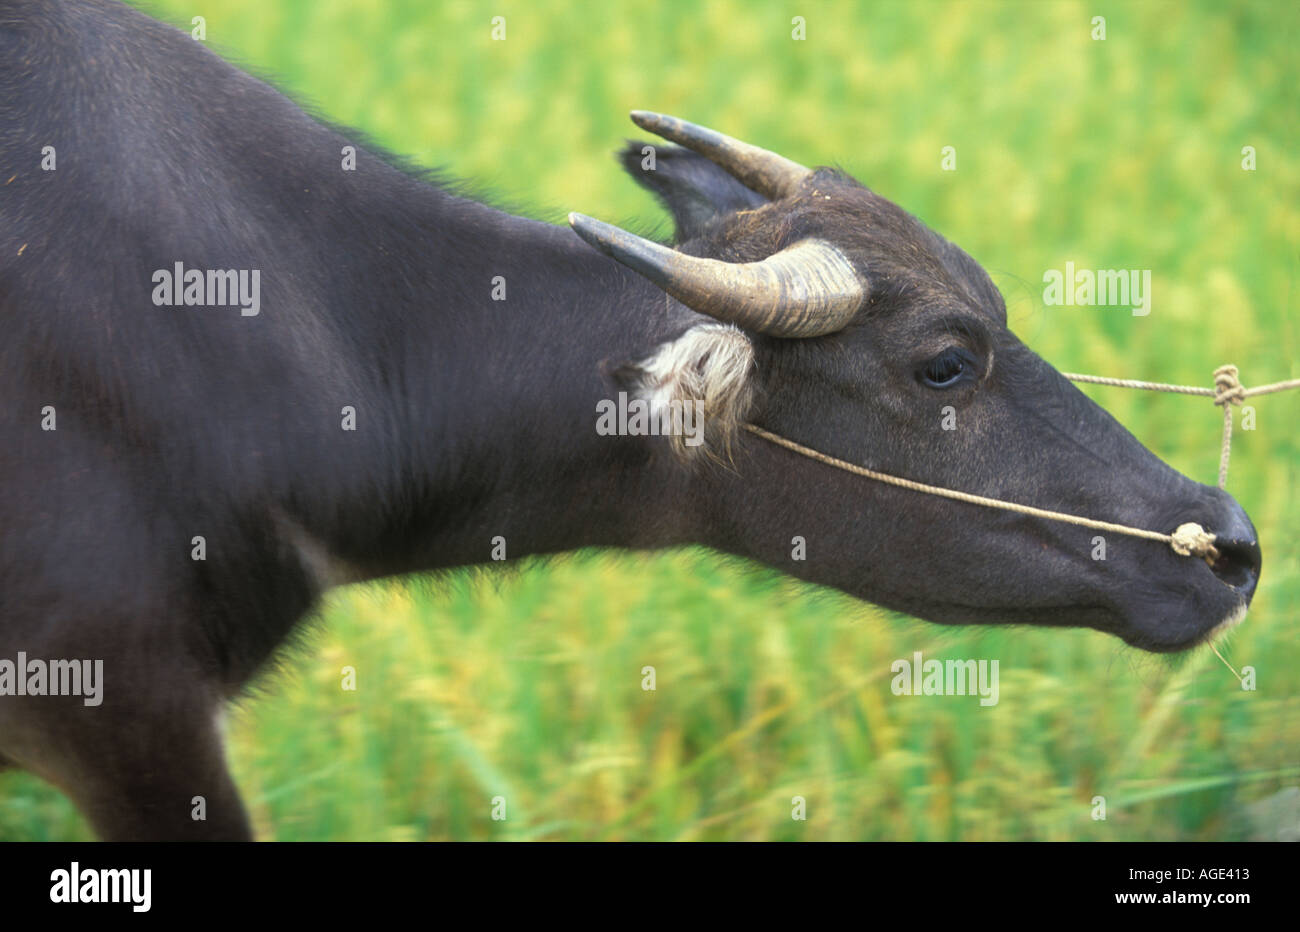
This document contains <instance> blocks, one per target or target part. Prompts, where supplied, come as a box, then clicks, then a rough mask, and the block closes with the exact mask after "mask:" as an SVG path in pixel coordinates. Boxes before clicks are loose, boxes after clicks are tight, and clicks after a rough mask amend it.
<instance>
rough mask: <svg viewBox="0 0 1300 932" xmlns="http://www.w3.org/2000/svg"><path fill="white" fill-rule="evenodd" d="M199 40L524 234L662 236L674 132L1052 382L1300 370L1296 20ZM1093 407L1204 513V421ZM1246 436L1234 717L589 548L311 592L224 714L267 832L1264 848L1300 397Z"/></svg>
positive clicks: (1290, 719) (1139, 13) (1274, 776)
mask: <svg viewBox="0 0 1300 932" xmlns="http://www.w3.org/2000/svg"><path fill="white" fill-rule="evenodd" d="M200 6H201V9H200V8H199V7H196V6H195V4H193V3H192V2H176V0H166V2H161V3H158V4H156V5H154V6H153V9H154V10H155V11H156V12H157V13H158V15H160V16H162V17H164V18H167V19H169V20H170V21H172V22H175V23H177V24H186V28H187V29H188V28H189V27H188V25H187V24H188V23H189V19H190V17H191V16H192V15H194V14H195V13H196V12H197V13H202V14H203V15H204V16H206V19H207V37H208V42H209V44H210V45H211V46H213V47H214V48H215V49H217V50H218V51H221V52H223V53H224V54H227V55H228V56H229V57H233V59H234V60H235V61H237V62H240V63H242V64H244V65H246V66H248V67H251V68H252V69H254V70H255V71H257V72H259V73H262V74H265V75H268V76H270V77H273V78H274V79H275V80H276V81H277V82H278V83H279V85H280V86H281V87H283V88H285V89H286V90H288V91H289V92H291V93H292V94H293V95H295V96H296V97H298V98H299V99H301V100H305V101H306V102H308V103H311V104H313V105H314V106H315V107H316V109H317V110H318V111H319V112H321V113H323V114H325V115H326V116H328V117H329V118H330V119H331V120H334V121H336V122H340V123H343V124H348V125H353V126H356V127H359V128H360V129H362V130H364V131H366V132H368V133H369V134H371V135H372V136H373V137H374V138H376V139H377V140H378V141H380V142H381V143H383V144H384V145H386V146H388V147H389V148H391V149H392V150H394V151H396V152H399V153H403V154H406V155H409V156H411V157H412V158H413V159H414V160H415V161H416V162H418V163H421V164H426V165H445V166H446V167H447V168H448V169H449V170H450V171H451V172H452V173H453V174H455V175H459V176H461V177H467V178H470V179H474V180H476V181H477V182H480V183H481V184H482V185H483V186H484V187H485V188H486V189H487V190H490V191H491V192H493V194H494V196H495V197H497V198H499V199H500V200H501V201H503V202H508V203H521V204H525V205H529V209H530V210H531V211H532V212H534V213H535V214H536V215H538V216H542V217H545V218H548V219H555V220H558V219H559V218H560V217H561V216H562V213H561V211H564V210H570V209H572V210H578V211H581V212H584V213H587V214H591V215H593V216H596V217H602V218H606V219H611V220H616V221H618V220H623V221H628V220H635V221H636V222H639V223H642V224H650V225H653V224H655V223H658V224H659V225H660V229H662V230H665V231H666V230H667V229H668V221H667V217H666V215H665V214H664V213H663V212H662V211H660V210H659V209H658V208H657V207H656V206H655V204H654V203H653V202H652V201H651V199H650V198H649V196H648V195H646V194H644V193H643V192H641V191H640V190H639V189H638V188H637V187H636V186H635V185H634V184H633V183H632V182H631V180H630V179H627V178H625V177H623V176H622V175H621V173H620V171H619V170H618V169H617V167H616V165H615V163H614V161H613V159H612V158H611V153H612V151H613V150H614V149H615V147H617V146H618V145H619V143H620V142H621V141H622V140H623V139H624V138H625V137H628V136H634V135H636V130H635V127H633V126H632V125H631V124H630V123H628V122H627V118H626V114H627V111H628V110H631V109H635V108H644V109H652V110H660V111H664V112H667V113H673V114H677V115H680V116H683V117H685V118H687V119H690V120H694V121H697V122H701V123H704V124H706V125H710V126H713V127H716V128H718V129H720V130H722V131H724V132H727V133H730V134H732V135H736V136H739V137H742V138H745V139H747V140H749V141H752V142H755V143H758V144H760V145H763V146H767V147H769V148H773V149H776V150H778V151H780V152H782V153H783V154H785V155H787V156H789V157H790V158H793V159H796V160H798V161H800V162H803V163H805V164H827V163H838V164H840V165H842V166H843V167H844V168H846V169H847V170H849V171H851V172H852V173H853V174H854V175H855V176H856V177H858V178H859V179H861V180H862V181H863V182H864V183H866V184H868V185H869V186H871V187H872V188H874V189H875V190H877V191H879V192H881V193H882V194H884V195H885V196H887V197H890V198H891V199H893V200H895V201H897V202H898V203H899V204H901V205H902V206H904V207H905V208H907V209H909V210H911V211H912V212H914V213H916V214H917V215H918V216H920V217H921V219H923V220H924V221H926V222H927V223H929V224H930V225H931V226H933V227H934V228H936V229H937V230H939V231H940V232H942V233H944V234H945V235H947V236H948V237H949V238H951V239H953V240H954V241H956V242H957V243H959V244H961V245H962V246H963V247H965V248H966V249H967V250H968V251H969V252H970V253H971V254H972V255H973V256H974V257H975V258H976V259H978V260H979V261H980V262H982V263H983V264H984V265H985V266H986V267H987V268H988V269H989V270H990V273H991V274H992V275H993V278H994V281H995V282H997V283H998V285H999V286H1000V287H1001V288H1002V290H1003V293H1004V294H1005V295H1006V299H1007V305H1008V308H1009V312H1010V321H1011V326H1012V328H1013V329H1014V330H1015V331H1016V332H1017V333H1018V334H1019V335H1020V336H1021V337H1022V338H1023V339H1025V340H1026V341H1027V342H1028V343H1029V344H1030V345H1031V346H1032V347H1034V348H1035V349H1036V350H1037V351H1038V352H1039V353H1041V354H1042V355H1043V356H1045V357H1046V358H1047V359H1048V360H1050V361H1051V362H1053V363H1054V364H1055V365H1057V366H1058V367H1059V368H1061V369H1063V370H1070V371H1084V372H1094V373H1099V374H1105V375H1116V376H1123V377H1129V378H1144V379H1153V380H1163V381H1174V382H1194V383H1201V384H1207V383H1208V382H1209V380H1210V374H1211V372H1212V371H1213V370H1214V368H1215V367H1216V366H1217V365H1219V364H1220V363H1224V362H1235V363H1236V364H1238V365H1239V366H1240V367H1241V371H1242V378H1243V381H1245V382H1246V384H1251V383H1259V382H1267V381H1274V380H1279V379H1284V378H1292V377H1296V376H1297V375H1300V363H1298V362H1297V361H1296V356H1297V351H1298V350H1300V339H1298V337H1300V333H1298V330H1300V316H1298V315H1297V307H1296V293H1297V255H1298V248H1297V247H1298V245H1300V212H1298V211H1297V204H1298V203H1300V147H1298V146H1297V142H1298V141H1300V140H1298V138H1297V136H1298V133H1297V126H1298V125H1300V124H1298V123H1297V119H1296V117H1297V107H1296V104H1297V90H1296V89H1297V87H1300V50H1298V48H1297V45H1296V43H1295V39H1294V37H1295V36H1296V34H1297V27H1298V26H1300V7H1297V6H1296V5H1295V4H1293V3H1290V2H1277V3H1251V4H1247V3H1223V2H1208V0H1207V2H1199V3H1197V2H1193V3H1183V2H1170V3H1163V2H1149V3H1148V2H1136V3H1119V2H1111V0H1105V2H1095V3H1077V2H1054V0H1046V2H1028V0H1025V2H992V3H958V2H939V3H931V2H903V0H898V2H875V3H869V4H868V3H861V4H849V3H829V2H814V0H806V2H802V3H798V4H793V5H792V4H788V3H775V2H770V3H768V2H743V0H715V2H711V3H709V4H707V6H704V7H699V8H697V7H696V5H694V4H685V3H683V4H680V5H677V4H672V3H665V2H643V3H635V4H633V3H620V4H616V5H605V4H594V3H579V2H573V3H561V2H551V0H545V2H544V0H528V2H515V0H492V2H475V0H445V2H444V0H435V2H429V0H410V2H393V3H388V4H380V3H361V2H351V3H350V2H344V0H297V2H289V0H274V2H273V0H207V2H206V3H204V4H202V5H200ZM795 14H801V15H802V16H804V18H805V19H806V30H807V32H806V34H807V38H806V40H805V41H794V40H792V38H791V29H792V26H791V17H792V16H793V15H795ZM498 15H500V16H504V17H506V21H507V38H506V40H505V41H503V42H502V41H492V40H491V38H490V31H491V20H492V17H493V16H498ZM1098 15H1101V16H1105V17H1106V32H1107V37H1106V39H1105V40H1104V41H1096V40H1094V39H1092V38H1091V32H1092V29H1093V26H1092V24H1091V20H1092V17H1094V16H1098ZM945 146H953V147H955V149H956V158H957V170H956V171H943V170H941V167H940V159H941V150H942V149H943V147H945ZM1243 146H1253V147H1254V149H1255V151H1256V158H1257V169H1256V170H1254V171H1245V170H1243V168H1242V158H1243V156H1242V148H1243ZM1066 261H1073V262H1074V263H1075V265H1076V266H1078V267H1080V268H1093V269H1097V268H1121V269H1123V268H1147V269H1151V270H1152V278H1153V289H1154V295H1153V301H1152V310H1151V313H1150V315H1149V316H1147V317H1134V316H1133V315H1131V314H1130V313H1129V312H1128V311H1126V310H1123V309H1104V308H1102V309H1099V308H1091V307H1045V306H1044V304H1043V299H1042V276H1043V273H1044V271H1045V270H1047V269H1059V268H1062V267H1063V266H1064V264H1065V262H1066ZM1088 391H1089V393H1090V394H1091V395H1092V396H1093V397H1095V398H1097V399H1098V400H1099V401H1100V402H1101V403H1102V404H1103V405H1105V406H1106V407H1108V408H1109V409H1110V410H1112V411H1113V412H1114V413H1115V414H1116V415H1117V416H1118V417H1119V418H1120V419H1121V420H1122V421H1123V422H1124V423H1125V424H1126V425H1128V426H1129V427H1130V429H1132V430H1133V431H1134V433H1135V434H1136V435H1137V436H1138V437H1139V438H1140V439H1142V440H1143V441H1144V442H1145V443H1146V444H1147V445H1148V446H1149V447H1151V448H1152V449H1153V450H1154V451H1156V452H1157V453H1158V454H1159V455H1161V456H1162V457H1164V458H1165V459H1167V460H1168V461H1169V462H1171V463H1172V464H1173V465H1174V466H1175V467H1176V468H1178V469H1180V470H1181V471H1183V472H1185V473H1187V474H1188V475H1191V476H1193V477H1195V478H1197V479H1200V480H1202V481H1206V482H1211V483H1212V482H1213V481H1214V476H1215V470H1216V466H1217V458H1218V440H1219V425H1220V416H1219V411H1218V409H1216V408H1214V407H1213V405H1212V404H1211V403H1210V401H1209V400H1208V399H1204V398H1188V397H1180V396H1170V395H1156V394H1148V393H1142V392H1131V391H1123V390H1118V389H1107V388H1096V389H1093V388H1091V387H1089V388H1088ZM1254 404H1255V407H1256V412H1257V413H1256V420H1257V429H1256V430H1254V431H1245V432H1243V431H1240V430H1239V431H1238V432H1237V434H1236V437H1235V443H1234V459H1233V466H1232V471H1231V474H1230V476H1229V481H1228V488H1229V490H1230V491H1232V492H1234V493H1235V494H1236V495H1237V496H1238V498H1239V499H1240V500H1241V501H1242V503H1243V504H1244V505H1245V507H1246V508H1247V510H1248V511H1249V512H1250V513H1251V515H1252V517H1253V519H1254V520H1255V523H1256V524H1257V526H1258V528H1259V531H1260V534H1261V537H1262V545H1263V549H1264V572H1263V579H1262V583H1261V587H1260V589H1259V592H1258V595H1257V596H1256V599H1255V605H1254V608H1253V610H1252V612H1251V614H1250V617H1249V618H1248V620H1247V621H1246V622H1245V623H1244V624H1243V625H1242V626H1241V627H1240V628H1239V629H1238V630H1237V631H1236V632H1235V633H1234V634H1233V635H1232V636H1231V638H1230V639H1229V640H1228V641H1227V643H1226V645H1225V646H1223V647H1222V650H1223V653H1224V656H1225V657H1226V658H1227V659H1228V660H1229V661H1230V662H1231V663H1232V664H1233V665H1234V666H1236V667H1238V668H1240V667H1242V666H1243V665H1245V666H1251V667H1254V668H1255V671H1256V676H1257V678H1258V688H1257V689H1256V690H1255V691H1243V690H1242V689H1241V688H1240V686H1239V684H1238V682H1237V680H1236V678H1235V677H1234V676H1233V674H1232V673H1230V672H1229V671H1228V670H1227V669H1226V668H1225V667H1224V666H1223V665H1222V664H1220V663H1219V661H1218V660H1217V659H1216V658H1215V657H1214V656H1213V654H1211V653H1209V652H1208V651H1207V650H1200V651H1197V652H1195V653H1193V654H1191V655H1188V656H1186V657H1184V658H1181V659H1179V660H1175V661H1170V660H1167V659H1159V658H1154V657H1151V656H1149V655H1145V654H1141V653H1138V652H1136V651H1133V650H1131V649H1128V648H1126V647H1124V646H1123V645H1122V644H1121V643H1120V642H1119V641H1117V640H1115V639H1113V638H1109V637H1106V636H1103V635H1101V634H1097V633H1093V632H1087V631H1049V630H1031V629H1014V628H1012V629H999V630H976V629H946V628H939V627H936V626H932V625H928V624H926V623H923V622H919V621H915V620H912V619H908V618H904V617H901V616H898V615H895V614H893V613H890V612H886V611H883V610H880V609H877V608H875V607H873V606H869V605H864V604H861V603H856V602H853V601H851V600H848V599H846V598H843V597H841V596H838V595H836V594H834V593H830V592H826V591H823V590H818V589H816V588H814V587H810V586H806V585H803V584H798V583H795V582H793V581H790V580H788V579H786V578H784V577H782V576H780V575H778V574H776V573H772V572H767V571H759V570H755V569H754V568H752V567H746V566H743V565H740V564H737V563H734V562H731V561H728V560H724V559H721V558H719V557H717V556H715V555H712V554H710V553H707V552H702V551H681V552H670V553H664V554H658V555H651V556H642V555H620V554H614V553H582V554H578V555H575V556H572V557H566V558H562V559H557V560H554V561H550V562H546V563H530V564H525V565H524V566H523V567H522V568H520V569H519V570H518V571H517V572H503V573H480V572H477V571H465V572H464V573H460V574H456V575H453V576H451V577H450V578H449V579H445V580H441V581H438V582H436V583H421V582H418V581H417V582H413V583H385V584H376V585H371V586H366V587H352V588H348V589H344V590H339V591H337V592H335V593H334V594H333V595H332V596H331V598H330V599H329V601H328V603H327V605H326V607H325V609H324V611H323V613H322V616H321V618H320V619H319V621H318V622H316V623H315V624H314V625H313V632H312V635H311V636H310V637H309V638H308V639H307V640H306V642H305V644H304V649H300V650H297V651H295V652H293V653H291V654H290V655H288V656H287V657H286V658H285V662H284V665H283V669H282V671H281V672H280V673H278V674H277V675H274V676H272V677H268V678H267V679H266V680H265V681H264V682H263V683H262V687H263V688H262V690H261V691H260V693H259V694H258V695H256V696H254V697H251V698H249V699H248V700H246V701H245V702H243V703H242V704H241V705H240V707H239V708H237V709H235V710H234V711H233V714H232V719H231V755H232V759H233V766H234V769H235V774H236V777H237V779H238V781H239V783H240V785H241V787H242V789H243V791H244V793H245V798H246V800H247V801H248V803H249V806H250V809H251V812H252V815H253V818H254V820H255V825H256V829H257V832H258V835H259V837H261V838H265V839H279V840H304V839H357V840H361V839H366V840H376V839H378V840H382V839H447V838H453V839H515V840H523V839H699V840H703V839H780V840H796V839H921V840H952V839H961V840H976V839H978V840H1007V839H1043V840H1054V839H1079V840H1167V839H1193V840H1208V839H1228V840H1232V839H1242V838H1247V837H1251V836H1252V835H1253V834H1255V833H1256V832H1258V831H1261V830H1262V829H1263V828H1266V827H1267V825H1268V823H1269V822H1270V818H1269V817H1267V816H1263V815H1261V811H1260V807H1261V803H1260V801H1261V800H1265V799H1267V798H1268V797H1271V796H1273V795H1275V794H1277V793H1278V792H1279V791H1280V790H1283V789H1284V788H1286V787H1292V786H1297V785H1300V638H1297V608H1298V607H1300V542H1298V541H1297V534H1296V529H1297V528H1298V527H1300V498H1298V497H1297V495H1296V492H1295V489H1296V486H1297V480H1300V439H1298V438H1297V432H1296V425H1297V422H1300V392H1292V393H1289V394H1281V395H1274V396H1269V397H1265V398H1262V399H1258V400H1256V401H1255V402H1254ZM1040 504H1046V505H1049V506H1050V504H1051V503H1040ZM917 650H920V651H923V652H924V654H925V655H926V657H927V658H929V657H936V658H940V659H942V658H947V657H954V658H956V657H960V658H967V657H969V658H998V659H999V661H1000V670H1001V698H1000V702H999V703H998V705H997V706H995V707H993V708H981V707H980V706H979V704H978V701H977V700H976V699H975V698H973V697H930V698H897V697H895V696H894V695H892V693H891V691H890V688H889V681H890V664H891V662H892V661H893V660H894V659H896V658H904V657H910V656H911V655H912V653H913V652H914V651H917ZM345 665H349V666H352V667H355V668H356V670H357V686H358V688H357V689H356V691H354V692H350V691H344V690H342V689H341V688H340V679H341V674H340V670H341V668H342V667H344V666H345ZM647 665H650V666H653V667H655V669H656V672H657V689H656V690H654V691H645V690H643V689H642V688H641V685H642V673H641V670H642V668H643V667H645V666H647ZM1099 795H1100V796H1104V797H1105V799H1106V805H1107V818H1106V819H1105V821H1096V820H1094V819H1093V818H1092V817H1091V816H1092V812H1093V805H1092V802H1091V800H1092V799H1093V797H1094V796H1099ZM496 796H503V797H505V799H506V806H507V810H506V812H507V818H506V819H505V820H504V821H495V820H493V818H492V798H493V797H496ZM796 796H801V797H804V798H805V799H806V801H807V819H806V820H805V821H798V820H793V819H792V818H791V808H792V803H791V800H792V797H796ZM1271 821H1272V824H1273V829H1274V830H1275V829H1276V827H1277V826H1276V820H1275V819H1274V820H1271ZM85 837H89V833H88V830H87V828H86V827H85V825H84V824H83V823H82V821H81V820H80V818H79V817H78V816H77V814H76V813H75V811H74V810H73V809H72V808H71V806H70V805H69V804H68V803H67V802H66V801H65V800H64V799H63V798H62V797H61V796H59V795H58V794H57V793H56V792H55V791H53V790H52V789H50V788H48V787H46V786H44V785H43V784H41V783H39V782H38V781H36V780H35V779H32V778H30V777H27V776H25V775H22V774H9V775H6V776H4V777H0V838H10V839H78V838H85Z"/></svg>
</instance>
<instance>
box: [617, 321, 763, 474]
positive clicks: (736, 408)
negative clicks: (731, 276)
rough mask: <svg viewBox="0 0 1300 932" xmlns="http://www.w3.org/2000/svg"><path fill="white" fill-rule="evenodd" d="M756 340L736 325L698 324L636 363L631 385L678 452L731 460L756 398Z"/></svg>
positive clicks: (687, 456)
mask: <svg viewBox="0 0 1300 932" xmlns="http://www.w3.org/2000/svg"><path fill="white" fill-rule="evenodd" d="M753 368H754V345H753V344H752V343H751V342H750V340H749V337H748V336H746V335H745V332H744V331H743V330H741V329H739V328H738V327H735V326H733V325H731V324H715V323H705V324H697V325H696V326H694V327H692V328H691V329H690V330H687V331H686V332H685V333H683V334H682V335H681V336H680V337H678V338H677V339H676V340H673V341H671V342H669V343H664V344H662V345H660V346H659V347H658V349H656V350H655V352H654V354H653V355H652V356H649V357H647V358H646V359H643V360H641V361H640V362H637V363H633V364H632V365H631V367H630V369H631V370H632V377H631V379H630V383H631V384H630V388H631V390H632V394H633V396H634V397H636V398H640V399H643V400H644V401H646V402H648V403H649V406H650V414H651V417H652V418H654V419H655V420H656V421H657V422H658V423H659V425H660V433H662V434H664V435H665V436H666V437H667V438H668V440H669V442H670V444H671V447H672V451H673V454H674V455H675V456H677V457H678V458H679V459H681V460H683V461H690V460H691V459H693V458H695V457H697V456H698V455H699V454H701V453H704V454H705V455H707V456H709V457H710V458H713V459H716V460H720V461H722V460H730V459H731V449H732V443H733V442H734V440H735V438H736V434H737V433H738V432H739V430H740V425H741V424H743V423H744V422H745V420H746V419H747V418H748V417H749V410H750V406H751V405H752V403H753V399H754V386H753V379H752V371H753Z"/></svg>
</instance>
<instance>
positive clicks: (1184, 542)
mask: <svg viewBox="0 0 1300 932" xmlns="http://www.w3.org/2000/svg"><path fill="white" fill-rule="evenodd" d="M1062 375H1064V376H1065V377H1066V378H1067V379H1070V380H1072V381H1075V382H1091V383H1093V384H1096V385H1113V386H1116V387H1118V388H1140V389H1146V390H1148V391H1160V392H1176V393H1178V394H1183V395H1208V396H1210V397H1212V398H1213V399H1214V403H1215V404H1216V405H1219V406H1221V407H1222V408H1223V446H1222V450H1221V452H1220V456H1219V488H1221V489H1222V488H1224V486H1225V485H1226V484H1227V481H1228V456H1229V454H1230V453H1231V450H1232V405H1239V404H1241V403H1242V401H1244V400H1245V399H1246V398H1249V397H1251V396H1253V395H1267V394H1271V393H1272V392H1280V391H1285V390H1287V389H1291V388H1300V379H1290V380H1288V381H1285V382H1272V383H1270V384H1268V385H1259V386H1256V387H1255V388H1249V389H1248V388H1244V387H1243V386H1242V384H1241V381H1240V380H1239V378H1238V373H1237V367H1236V366H1232V365H1227V366H1220V367H1219V368H1218V369H1215V370H1214V388H1204V387H1201V386H1197V385H1170V384H1167V383H1164V382H1142V381H1138V380H1136V379H1112V378H1107V377H1106V376H1100V375H1080V374H1078V373H1074V372H1064V373H1062ZM744 427H745V429H746V430H748V431H749V432H750V433H752V434H755V435H756V436H759V437H762V438H763V439H764V440H767V441H770V442H771V443H775V444H777V445H778V446H782V447H785V448H786V449H787V450H792V451H794V452H795V453H798V454H801V455H802V456H806V457H808V458H810V459H814V460H817V461H818V462H819V463H825V464H826V465H827V466H834V467H835V468H836V469H842V470H844V471H845V472H850V473H853V474H854V475H855V476H864V477H866V478H868V479H875V480H876V481H878V482H884V483H887V484H889V485H894V486H898V487H899V488H903V489H912V490H913V491H915V492H925V493H927V494H929V495H938V496H940V497H942V498H950V499H953V500H955V501H959V502H967V503H969V504H972V505H983V506H985V507H987V508H1000V509H1002V510H1004V511H1014V512H1017V513H1019V514H1024V515H1031V516H1033V517H1036V518H1048V519H1050V520H1052V521H1060V522H1062V523H1064V524H1074V525H1078V526H1079V527H1087V528H1093V529H1095V530H1099V531H1113V532H1115V533H1117V534H1128V535H1129V536H1131V537H1143V538H1146V539H1147V540H1158V541H1161V542H1162V543H1166V544H1168V545H1169V546H1170V548H1171V549H1172V550H1173V551H1174V553H1176V554H1179V555H1180V556H1184V557H1201V558H1203V559H1204V560H1205V561H1206V562H1207V563H1209V564H1211V565H1213V563H1214V561H1215V560H1217V559H1218V557H1219V551H1218V550H1217V549H1216V548H1215V546H1214V535H1213V534H1211V533H1210V532H1209V531H1207V530H1205V528H1203V527H1201V526H1200V525H1199V524H1196V523H1194V522H1190V521H1189V522H1188V523H1186V524H1180V525H1179V526H1178V527H1177V528H1175V529H1174V532H1173V533H1172V534H1162V533H1160V532H1159V531H1148V530H1146V529H1145V528H1138V527H1130V526H1128V525H1126V524H1116V523H1114V522H1111V521H1098V520H1097V519H1095V518H1084V517H1081V516H1079V515H1071V514H1066V513H1065V512H1061V511H1051V510H1049V509H1046V508H1035V507H1033V506H1032V505H1022V504H1020V503H1018V502H1008V501H1005V500H1003V499H1000V498H990V497H988V496H986V495H972V494H971V493H969V492H959V491H957V490H956V489H946V488H943V487H942V486H936V485H927V484H926V483H924V482H914V481H913V480H911V479H903V478H901V477H900V476H894V475H890V474H889V473H883V472H877V471H876V470H874V469H867V468H866V467H865V466H858V465H856V464H854V463H850V462H847V461H845V460H842V459H838V458H836V457H834V456H829V455H827V454H825V453H822V452H820V451H818V450H814V449H812V448H811V447H806V446H804V445H803V444H801V443H796V442H795V441H793V440H790V439H788V438H786V437H782V436H781V435H780V434H774V433H772V432H771V431H770V430H765V429H763V428H762V427H759V426H757V425H755V424H745V425H744Z"/></svg>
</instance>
